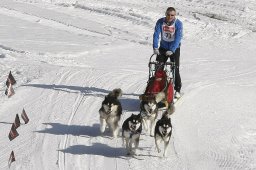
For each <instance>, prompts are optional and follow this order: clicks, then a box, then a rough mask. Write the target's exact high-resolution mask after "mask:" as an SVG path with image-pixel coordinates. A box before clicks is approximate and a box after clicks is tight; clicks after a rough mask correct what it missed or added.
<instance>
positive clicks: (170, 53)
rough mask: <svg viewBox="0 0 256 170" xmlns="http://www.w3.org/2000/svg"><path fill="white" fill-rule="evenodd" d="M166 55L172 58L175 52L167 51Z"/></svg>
mask: <svg viewBox="0 0 256 170" xmlns="http://www.w3.org/2000/svg"><path fill="white" fill-rule="evenodd" d="M165 55H166V56H171V55H173V52H172V51H166V53H165Z"/></svg>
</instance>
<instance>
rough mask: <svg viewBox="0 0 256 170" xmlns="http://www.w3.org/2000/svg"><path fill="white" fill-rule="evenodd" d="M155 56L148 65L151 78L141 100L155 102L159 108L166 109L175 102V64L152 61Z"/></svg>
mask: <svg viewBox="0 0 256 170" xmlns="http://www.w3.org/2000/svg"><path fill="white" fill-rule="evenodd" d="M154 55H155V54H153V55H152V56H151V57H150V59H149V63H148V68H149V77H148V81H147V86H146V89H145V91H144V93H143V94H142V95H140V96H139V98H140V100H142V101H150V100H155V101H156V102H157V104H158V107H159V108H162V109H165V108H168V106H169V105H170V104H172V103H173V102H174V80H175V69H174V68H175V63H174V62H166V63H160V62H158V61H152V60H153V56H154Z"/></svg>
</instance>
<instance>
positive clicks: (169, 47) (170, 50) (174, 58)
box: [153, 7, 183, 98]
mask: <svg viewBox="0 0 256 170" xmlns="http://www.w3.org/2000/svg"><path fill="white" fill-rule="evenodd" d="M175 16H176V10H175V8H173V7H169V8H167V10H166V12H165V17H163V18H160V19H159V20H158V21H157V22H156V25H155V32H154V35H153V51H154V54H156V55H157V58H156V61H158V62H159V63H160V64H164V63H166V61H167V60H168V58H170V60H171V62H174V63H175V82H174V89H175V95H174V97H175V98H180V97H181V96H180V89H181V86H182V84H181V78H180V72H179V66H180V45H181V38H182V32H183V26H182V22H181V21H180V20H179V19H177V18H176V17H175ZM159 35H160V37H161V38H160V47H159V48H158V43H159Z"/></svg>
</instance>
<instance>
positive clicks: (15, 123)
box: [14, 114, 20, 129]
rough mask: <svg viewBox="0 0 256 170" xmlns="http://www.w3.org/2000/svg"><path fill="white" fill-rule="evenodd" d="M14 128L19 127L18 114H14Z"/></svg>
mask: <svg viewBox="0 0 256 170" xmlns="http://www.w3.org/2000/svg"><path fill="white" fill-rule="evenodd" d="M14 126H15V129H17V128H18V127H20V118H19V115H18V114H16V117H15V121H14Z"/></svg>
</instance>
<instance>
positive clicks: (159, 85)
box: [144, 70, 174, 103]
mask: <svg viewBox="0 0 256 170" xmlns="http://www.w3.org/2000/svg"><path fill="white" fill-rule="evenodd" d="M161 91H164V92H165V94H166V101H167V102H168V103H171V102H172V101H173V95H174V89H173V84H172V81H169V82H168V81H167V74H166V72H165V71H164V70H157V71H156V72H155V76H154V77H151V78H150V79H149V82H148V85H147V87H146V90H145V93H144V95H146V96H148V97H149V98H151V97H154V95H155V94H157V93H159V92H161Z"/></svg>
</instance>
